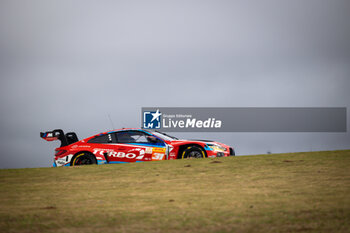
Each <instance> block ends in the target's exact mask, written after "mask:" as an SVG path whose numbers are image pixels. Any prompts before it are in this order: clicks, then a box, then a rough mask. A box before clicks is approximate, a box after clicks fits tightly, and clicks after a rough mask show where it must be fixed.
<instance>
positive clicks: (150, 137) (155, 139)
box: [147, 136, 158, 143]
mask: <svg viewBox="0 0 350 233" xmlns="http://www.w3.org/2000/svg"><path fill="white" fill-rule="evenodd" d="M147 140H148V141H149V142H152V143H156V142H157V141H158V139H157V138H156V137H154V136H147Z"/></svg>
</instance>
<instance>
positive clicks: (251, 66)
mask: <svg viewBox="0 0 350 233" xmlns="http://www.w3.org/2000/svg"><path fill="white" fill-rule="evenodd" d="M349 12H350V1H347V0H344V1H340V0H327V1H324V0H308V1H304V0H293V1H291V0H289V1H283V0H276V1H266V0H259V1H244V0H242V1H234V0H228V1H223V0H221V1H220V0H215V1H214V0H211V1H205V0H200V1H191V0H185V1H178V0H177V1H164V0H163V1H131V0H128V1H110V0H99V1H86V0H84V1H62V0H60V1H50V0H42V1H34V0H32V1H16V0H8V1H6V0H1V1H0V77H1V80H0V96H1V99H0V111H1V119H0V146H1V152H0V153H1V154H0V168H17V167H45V166H51V164H52V161H53V153H54V152H53V151H54V148H55V147H57V146H58V145H59V143H58V142H51V143H50V142H45V141H44V140H42V139H41V138H40V137H39V132H40V131H46V130H52V129H56V128H62V129H64V130H65V131H67V132H68V131H75V132H77V134H78V137H79V138H80V139H82V138H85V137H88V136H91V135H93V134H96V133H99V132H103V131H106V130H109V129H111V128H112V126H111V123H110V121H109V119H108V114H109V115H110V116H111V118H112V120H113V123H114V126H115V128H121V127H140V124H141V122H140V111H141V107H143V106H144V107H146V106H161V107H181V106H184V107H348V108H349V107H350V94H349V93H350V92H349V89H350V14H349ZM348 115H349V114H348ZM348 120H349V117H348ZM175 135H176V136H179V137H181V138H204V139H214V140H218V141H221V142H223V143H226V144H229V145H232V146H233V147H235V149H236V151H237V153H238V154H239V155H247V154H262V153H266V152H267V151H271V152H272V153H278V152H294V151H310V150H334V149H349V148H350V135H349V133H210V134H208V133H176V134H175Z"/></svg>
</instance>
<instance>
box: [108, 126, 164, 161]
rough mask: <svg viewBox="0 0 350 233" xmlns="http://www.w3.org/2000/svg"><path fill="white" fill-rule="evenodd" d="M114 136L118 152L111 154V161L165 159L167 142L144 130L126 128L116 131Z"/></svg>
mask: <svg viewBox="0 0 350 233" xmlns="http://www.w3.org/2000/svg"><path fill="white" fill-rule="evenodd" d="M114 136H115V139H116V142H117V143H116V145H115V146H116V153H113V154H110V156H109V161H110V163H117V162H141V161H152V160H164V159H165V152H166V144H165V143H164V142H163V141H162V140H160V139H159V138H155V137H154V136H152V135H150V134H148V133H146V132H144V131H141V130H125V131H119V132H116V133H115V135H114ZM152 137H153V138H152ZM151 139H152V140H151Z"/></svg>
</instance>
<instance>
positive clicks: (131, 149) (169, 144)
mask: <svg viewBox="0 0 350 233" xmlns="http://www.w3.org/2000/svg"><path fill="white" fill-rule="evenodd" d="M40 137H41V138H43V139H45V140H46V141H54V140H60V141H61V146H60V147H59V148H56V149H55V158H54V163H53V167H58V166H77V165H87V164H108V163H130V162H143V161H154V160H172V159H187V158H213V157H227V156H233V155H235V152H234V150H233V148H232V147H229V146H227V145H225V144H222V143H219V142H215V141H209V140H179V139H178V138H176V137H172V136H170V135H168V134H165V133H162V132H159V131H148V130H143V129H131V128H130V129H125V128H123V129H120V130H113V131H109V132H105V133H100V134H97V135H94V136H92V137H89V138H86V139H83V140H80V141H79V140H78V137H77V135H76V134H75V133H66V134H64V132H63V130H61V129H56V130H53V131H48V132H45V133H43V132H41V133H40Z"/></svg>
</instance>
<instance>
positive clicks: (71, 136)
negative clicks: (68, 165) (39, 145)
mask: <svg viewBox="0 0 350 233" xmlns="http://www.w3.org/2000/svg"><path fill="white" fill-rule="evenodd" d="M40 137H41V138H42V139H44V140H46V141H55V140H60V141H61V146H60V147H62V146H68V145H70V144H72V143H75V142H77V141H79V140H78V137H77V135H76V133H74V132H69V133H66V134H64V132H63V130H62V129H55V130H53V131H47V132H45V133H44V132H40Z"/></svg>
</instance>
